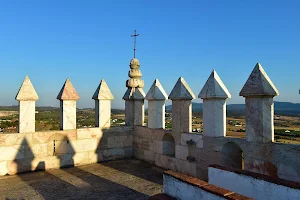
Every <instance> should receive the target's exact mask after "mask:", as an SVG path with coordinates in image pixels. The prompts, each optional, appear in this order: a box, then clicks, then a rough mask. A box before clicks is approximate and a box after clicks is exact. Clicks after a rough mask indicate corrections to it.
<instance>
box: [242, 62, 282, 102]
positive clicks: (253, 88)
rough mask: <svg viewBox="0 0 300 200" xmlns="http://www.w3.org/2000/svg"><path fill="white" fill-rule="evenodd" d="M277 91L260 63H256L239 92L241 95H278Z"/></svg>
mask: <svg viewBox="0 0 300 200" xmlns="http://www.w3.org/2000/svg"><path fill="white" fill-rule="evenodd" d="M278 95H279V92H278V90H277V89H276V87H275V86H274V84H273V83H272V81H271V79H270V78H269V76H268V75H267V73H266V72H265V70H264V69H263V67H262V66H261V64H260V63H257V64H256V65H255V67H254V69H253V71H252V73H251V74H250V76H249V78H248V80H247V82H246V83H245V85H244V87H243V89H242V90H241V92H240V96H243V97H256V96H271V97H274V96H278Z"/></svg>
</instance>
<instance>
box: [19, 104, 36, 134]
mask: <svg viewBox="0 0 300 200" xmlns="http://www.w3.org/2000/svg"><path fill="white" fill-rule="evenodd" d="M30 132H35V101H20V102H19V133H30Z"/></svg>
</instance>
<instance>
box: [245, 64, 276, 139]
mask: <svg viewBox="0 0 300 200" xmlns="http://www.w3.org/2000/svg"><path fill="white" fill-rule="evenodd" d="M278 95H279V92H278V90H277V89H276V87H275V86H274V84H273V83H272V81H271V80H270V78H269V77H268V75H267V74H266V72H265V70H264V69H263V67H262V66H261V64H259V63H257V64H256V66H255V67H254V69H253V71H252V73H251V75H250V76H249V78H248V80H247V82H246V83H245V85H244V87H243V89H242V90H241V92H240V96H243V97H245V98H246V99H245V101H246V140H247V141H249V142H259V143H266V142H273V141H274V102H273V97H275V96H278Z"/></svg>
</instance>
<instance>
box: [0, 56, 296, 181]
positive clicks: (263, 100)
mask: <svg viewBox="0 0 300 200" xmlns="http://www.w3.org/2000/svg"><path fill="white" fill-rule="evenodd" d="M135 59H136V58H135ZM136 60H137V59H136ZM136 60H135V61H134V63H133V64H135V65H137V64H136V63H138V65H137V66H138V67H135V68H134V67H132V66H133V64H132V66H131V69H137V70H131V71H130V72H129V77H130V79H129V81H130V83H127V87H128V89H127V91H126V93H125V95H124V97H123V99H124V100H125V121H126V126H124V127H110V118H111V100H112V99H113V98H114V97H113V95H112V93H111V91H110V90H109V87H108V85H107V84H106V82H105V80H101V82H100V84H99V86H98V87H97V89H96V91H95V93H94V95H93V97H92V98H93V99H94V100H95V119H96V120H95V128H81V129H76V101H77V100H78V99H79V95H78V93H77V92H76V90H75V88H74V87H73V85H72V83H71V81H70V80H69V79H67V80H66V82H65V83H64V85H63V87H62V89H61V90H60V92H59V94H58V96H57V99H58V100H59V101H60V129H61V130H58V131H46V132H35V101H36V100H38V94H37V93H36V92H35V90H34V87H33V85H32V83H31V81H30V79H29V78H28V77H26V78H25V80H24V82H23V84H22V86H21V88H20V90H19V92H18V94H17V96H16V100H18V101H19V129H18V130H19V133H12V134H0V175H6V174H16V173H19V172H25V171H35V170H39V169H46V170H47V169H51V168H60V167H63V166H76V165H85V164H90V163H96V162H101V161H107V160H114V159H122V158H129V157H134V158H137V159H140V160H144V161H147V162H150V163H152V164H155V165H157V166H160V167H162V168H165V169H172V170H174V171H178V172H183V173H186V174H189V175H192V176H195V177H198V178H201V179H203V180H208V168H209V165H211V164H221V165H223V166H228V167H234V168H237V169H242V170H247V171H252V172H255V173H259V174H264V175H268V176H271V177H276V178H281V179H285V180H290V181H295V182H300V168H299V166H300V156H299V155H300V145H287V144H278V143H274V142H273V141H274V122H273V115H274V103H273V97H274V96H277V95H279V93H278V91H277V89H276V87H275V86H274V84H273V83H272V81H271V80H270V78H269V77H268V75H267V74H266V72H265V71H264V69H263V68H262V66H261V65H260V64H259V63H258V64H257V65H256V66H255V68H254V70H253V71H252V73H251V75H250V76H249V79H248V80H247V81H246V84H245V85H244V87H243V88H242V90H241V92H240V95H241V96H243V97H245V102H246V139H240V138H231V137H227V136H226V100H227V99H228V98H231V94H230V93H229V91H228V89H227V88H226V86H225V84H224V83H223V82H222V80H221V78H220V77H219V75H218V74H217V72H216V71H213V72H212V73H211V75H210V76H209V78H208V80H207V82H206V83H205V85H204V86H203V88H202V90H201V91H200V93H199V95H198V97H199V98H201V99H203V124H204V132H203V134H197V133H191V131H192V130H191V128H192V103H191V101H192V100H193V99H195V98H196V97H195V95H194V93H193V91H192V90H191V89H190V87H189V86H188V84H187V82H186V81H185V80H184V78H182V77H180V78H179V79H178V81H177V83H176V84H175V86H174V88H173V90H172V91H171V93H170V95H169V96H168V95H167V94H166V92H165V91H164V89H163V87H162V85H161V84H160V82H159V80H157V79H156V80H155V81H154V83H153V85H152V86H151V88H150V90H149V91H148V93H147V94H145V92H144V91H143V89H142V86H143V81H142V80H141V79H140V78H141V76H142V74H141V72H140V71H139V70H138V69H139V67H140V65H139V62H138V61H136ZM135 86H136V87H135ZM145 99H146V100H148V105H149V107H148V125H147V126H148V127H145V126H144V113H145V112H144V101H145ZM167 99H171V100H172V124H173V126H172V131H167V130H164V128H165V101H166V100H167Z"/></svg>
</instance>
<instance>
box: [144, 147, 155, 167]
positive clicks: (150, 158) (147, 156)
mask: <svg viewBox="0 0 300 200" xmlns="http://www.w3.org/2000/svg"><path fill="white" fill-rule="evenodd" d="M143 160H144V161H146V162H149V163H151V164H153V163H154V162H155V153H154V152H153V151H148V150H144V159H143Z"/></svg>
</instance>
